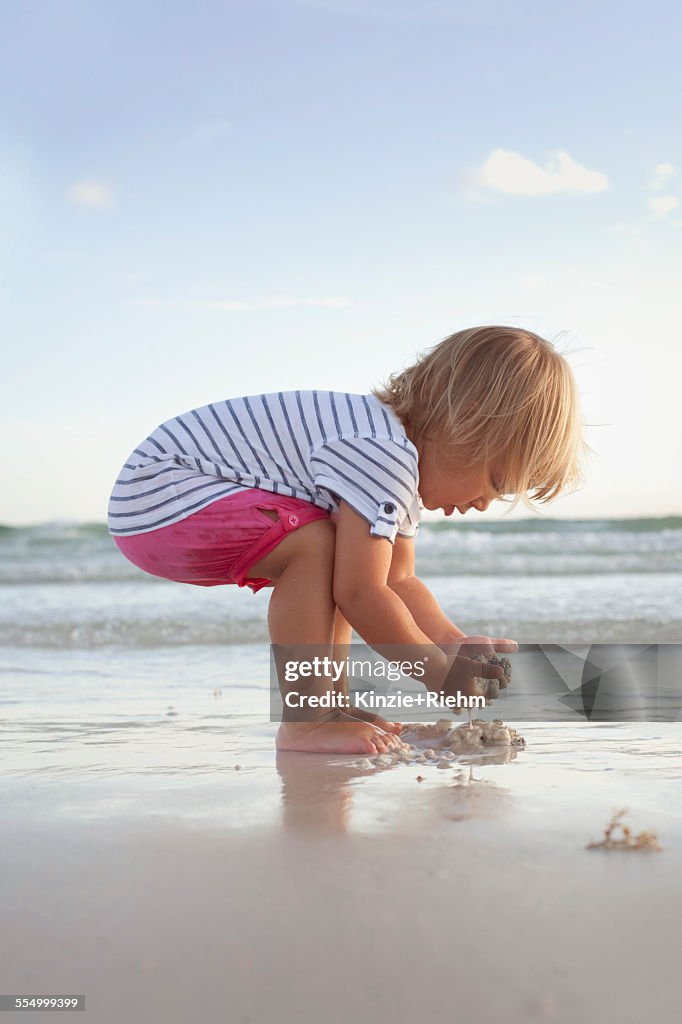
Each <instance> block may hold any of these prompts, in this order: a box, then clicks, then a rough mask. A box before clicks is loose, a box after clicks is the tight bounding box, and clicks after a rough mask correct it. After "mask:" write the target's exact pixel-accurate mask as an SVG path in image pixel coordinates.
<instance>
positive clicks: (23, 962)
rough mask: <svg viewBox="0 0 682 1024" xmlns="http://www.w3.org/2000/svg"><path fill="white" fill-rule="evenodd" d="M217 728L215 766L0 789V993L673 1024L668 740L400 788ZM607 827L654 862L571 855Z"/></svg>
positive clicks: (115, 1003)
mask: <svg viewBox="0 0 682 1024" xmlns="http://www.w3.org/2000/svg"><path fill="white" fill-rule="evenodd" d="M215 724H217V723H215V722H214V725H215ZM220 728H221V730H222V735H223V738H224V741H225V742H224V750H225V751H227V754H226V755H224V756H223V759H222V760H223V764H222V766H220V765H219V764H218V763H217V758H216V762H215V763H213V764H211V763H206V764H205V765H204V766H203V770H202V769H201V768H199V767H198V766H195V769H194V770H192V771H189V772H183V771H174V770H172V769H171V768H170V767H169V760H170V759H172V757H173V750H172V749H171V748H168V749H166V750H165V757H164V750H163V749H162V748H161V747H160V746H159V747H158V749H156V750H155V751H152V752H149V751H148V753H147V763H146V765H145V766H144V769H140V770H129V771H121V770H119V769H115V770H112V771H111V772H110V773H108V774H103V773H101V772H96V773H89V772H88V771H87V767H86V768H84V765H83V763H82V759H81V762H80V764H79V766H78V769H77V770H73V766H71V769H70V767H69V765H68V764H62V765H61V768H60V770H59V771H55V773H53V774H52V776H46V775H45V774H44V773H43V774H41V775H35V774H34V775H32V774H31V773H30V772H27V773H24V774H17V775H16V776H14V777H11V778H6V779H5V782H4V784H3V789H2V820H3V840H4V841H3V843H2V846H1V848H0V878H2V889H3V898H2V904H3V909H4V920H5V925H6V926H5V928H4V929H3V932H2V938H1V939H0V964H2V967H1V968H0V971H1V973H2V991H4V992H7V993H9V992H12V993H20V992H28V993H34V994H38V993H39V992H43V993H59V992H61V993H66V992H69V993H78V994H84V995H85V997H86V1013H87V1019H89V1020H92V1021H96V1022H97V1024H108V1022H110V1021H111V1022H113V1021H120V1020H122V1019H126V1020H133V1021H138V1020H139V1021H143V1020H144V1021H159V1022H164V1024H173V1022H176V1021H177V1022H181V1021H183V1022H184V1021H187V1020H189V1019H192V1018H199V1019H204V1020H215V1019H224V1020H227V1021H229V1022H239V1024H256V1022H258V1024H269V1022H271V1021H272V1022H278V1024H282V1022H292V1024H293V1022H297V1024H308V1022H311V1024H312V1022H317V1021H320V1020H325V1021H329V1022H333V1024H336V1022H338V1024H346V1022H348V1021H363V1022H365V1021H385V1020H391V1021H401V1022H402V1021H405V1022H407V1021H415V1020H433V1021H439V1020H445V1019H458V1020H471V1021H473V1020H477V1021H485V1022H488V1021H490V1022H495V1021H502V1020H504V1021H507V1022H516V1021H519V1022H520V1021H527V1020H550V1021H557V1022H573V1021H576V1020H582V1021H594V1022H598V1021H599V1022H603V1021H614V1022H615V1021H619V1022H622V1024H629V1022H632V1024H635V1022H637V1024H639V1022H641V1021H644V1020H648V1019H655V1020H657V1021H658V1022H659V1024H667V1022H670V1024H672V1021H674V1020H677V1019H678V981H677V959H678V949H677V947H678V942H677V931H678V922H679V915H680V909H681V905H680V904H681V901H680V886H679V870H680V865H681V858H680V849H681V848H682V845H681V844H682V815H681V814H680V812H679V800H678V799H677V789H678V786H679V758H678V757H677V755H676V751H677V750H678V749H679V740H680V728H679V726H677V725H656V726H654V725H641V724H637V725H587V724H584V725H576V726H566V725H562V726H560V727H557V726H552V725H551V724H549V725H548V724H537V723H531V724H529V725H528V726H527V728H526V729H525V730H524V732H525V735H526V739H527V743H528V745H527V747H526V749H525V750H522V751H519V752H518V753H516V756H515V757H513V758H512V759H511V760H507V761H506V763H504V762H505V760H506V755H505V753H504V752H501V753H499V756H495V755H492V756H488V757H478V758H477V757H473V758H468V759H464V761H462V762H461V763H458V764H457V765H455V766H454V767H453V768H452V769H450V770H447V771H443V770H438V769H436V768H432V767H425V768H424V767H420V771H419V772H418V771H417V770H416V769H415V768H414V767H413V766H411V765H395V766H394V767H392V768H387V769H384V770H371V771H359V770H357V769H356V768H354V767H353V761H354V759H353V758H342V757H324V756H321V755H312V754H310V755H300V754H279V755H277V756H276V755H275V753H274V750H273V747H272V735H273V734H274V728H275V727H274V726H271V725H269V724H267V725H264V724H262V723H261V724H258V723H257V722H256V721H253V720H252V721H249V720H248V719H247V720H246V721H245V719H244V716H241V717H240V716H228V717H227V718H225V717H224V716H223V717H222V719H221V721H220ZM649 734H651V735H650V736H649ZM651 737H653V738H655V740H656V744H655V746H656V750H657V755H656V756H655V757H651V756H650V754H648V753H647V748H648V747H649V748H650V747H651V742H650V740H651ZM577 751H579V756H577V755H576V752H577ZM499 762H503V763H499ZM236 764H240V766H241V767H240V768H239V769H237V768H236V767H235V765H236ZM418 774H421V775H422V776H424V781H423V782H417V780H416V776H417V775H418ZM621 806H627V807H629V809H630V812H631V813H630V816H629V821H630V823H631V825H632V826H633V828H635V829H636V830H639V829H641V828H648V829H655V830H657V831H658V832H659V834H660V836H661V842H662V844H663V846H664V850H663V852H661V853H654V852H646V851H644V852H624V851H602V850H592V851H588V850H586V849H585V844H586V843H587V842H588V841H590V840H592V839H598V838H600V835H601V832H602V829H603V827H604V825H605V824H606V822H607V820H608V818H609V816H610V814H611V813H612V811H614V810H616V809H618V808H620V807H621ZM14 1017H17V1019H18V1015H17V1014H13V1013H10V1014H9V1015H8V1019H13V1018H14Z"/></svg>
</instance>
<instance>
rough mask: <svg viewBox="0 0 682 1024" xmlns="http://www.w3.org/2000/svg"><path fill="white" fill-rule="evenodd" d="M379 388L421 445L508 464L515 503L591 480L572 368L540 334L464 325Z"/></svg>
mask: <svg viewBox="0 0 682 1024" xmlns="http://www.w3.org/2000/svg"><path fill="white" fill-rule="evenodd" d="M372 393H373V394H374V395H375V396H376V397H377V398H378V399H379V401H381V402H385V403H386V404H387V405H390V406H391V408H392V409H393V410H394V412H395V413H396V415H397V416H398V417H399V418H400V419H401V420H402V421H403V423H404V424H405V425H406V426H409V433H410V438H411V440H412V441H413V442H414V443H415V444H417V445H419V442H420V441H421V440H423V439H426V438H430V439H435V440H436V441H440V442H442V445H443V455H444V456H451V457H456V458H457V459H458V461H459V463H460V464H461V465H463V466H466V467H471V466H473V465H476V464H479V465H480V464H481V462H482V463H483V464H484V465H486V466H488V467H489V466H490V463H491V462H492V461H493V460H495V459H499V460H500V461H503V463H504V467H505V479H504V480H500V481H496V483H498V485H499V489H500V494H501V495H502V494H511V495H514V496H515V497H514V502H513V504H514V505H516V504H518V502H519V500H523V501H524V503H525V504H526V505H527V506H529V501H528V499H529V498H530V500H532V501H537V502H540V503H545V502H548V501H551V500H552V499H553V498H555V497H557V495H558V494H559V493H560V492H561V491H562V490H564V489H565V488H568V487H577V486H579V484H580V483H581V482H582V472H581V468H580V460H581V457H582V456H583V454H584V453H585V451H586V450H587V446H586V445H585V444H584V442H583V440H582V417H581V414H580V406H579V400H578V389H577V386H576V382H575V378H574V376H573V371H572V370H571V367H570V366H569V364H568V363H567V362H566V360H565V359H564V358H563V356H561V355H560V354H559V353H558V352H557V351H556V350H555V349H554V348H553V347H552V345H551V344H550V343H549V342H548V341H545V339H544V338H541V337H539V335H537V334H533V333H532V332H531V331H526V330H522V329H521V328H517V327H471V328H468V329H467V330H463V331H457V332H456V333H455V334H451V335H450V336H449V337H448V338H445V339H444V340H443V341H441V342H440V343H439V344H437V345H435V346H434V347H433V348H431V349H429V350H428V351H427V352H425V353H424V354H422V355H421V356H420V357H419V358H418V359H417V362H416V363H414V365H413V366H409V367H408V368H407V369H406V370H403V371H402V372H400V373H394V374H393V375H392V376H391V377H390V378H389V379H388V381H387V382H386V384H385V385H384V386H383V387H381V388H374V389H373V391H372ZM531 492H532V493H531ZM529 507H530V506H529Z"/></svg>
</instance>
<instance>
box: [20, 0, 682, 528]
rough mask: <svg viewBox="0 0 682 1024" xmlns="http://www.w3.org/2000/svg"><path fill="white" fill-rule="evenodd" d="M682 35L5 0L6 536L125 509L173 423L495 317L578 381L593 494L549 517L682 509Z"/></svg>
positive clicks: (669, 17) (345, 3)
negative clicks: (123, 493) (12, 530)
mask: <svg viewBox="0 0 682 1024" xmlns="http://www.w3.org/2000/svg"><path fill="white" fill-rule="evenodd" d="M681 30H682V9H681V8H680V7H679V6H678V5H677V4H676V3H672V2H671V3H659V2H656V0H654V2H652V3H649V4H642V3H641V2H637V3H632V2H629V0H619V2H618V3H616V2H612V0H605V2H600V3H598V4H594V3H593V2H592V0H590V2H585V0H576V2H574V3H572V4H565V5H557V4H547V3H546V2H544V0H543V2H536V0H516V2H514V3H513V4H512V3H510V2H508V0H505V2H500V0H467V2H459V0H451V2H444V0H422V2H421V3H419V4H415V3H414V0H222V2H216V0H200V2H193V3H191V4H190V3H189V2H183V3H178V2H171V0H165V2H160V0H141V2H140V0H136V2H135V3H132V2H130V0H115V2H101V0H88V2H81V0H60V2H59V3H56V2H45V0H42V2H36V0H22V2H21V3H5V4H1V5H0V323H1V324H2V337H3V341H4V344H3V356H2V369H3V372H2V375H1V377H0V399H1V401H0V443H1V445H2V461H3V478H4V486H3V488H2V495H1V498H0V521H1V522H4V523H12V524H17V525H20V524H24V523H34V522H41V521H46V520H56V519H67V520H78V521H83V520H99V521H103V520H104V518H105V516H106V505H107V500H108V495H109V492H110V490H111V486H112V484H113V481H114V479H115V477H116V474H117V472H118V470H119V468H120V466H121V465H122V463H123V461H124V460H125V458H126V457H127V455H128V453H129V452H130V450H131V449H132V448H133V447H134V446H135V445H137V444H138V443H139V442H140V441H141V440H142V438H144V437H145V436H146V435H147V434H148V433H150V432H151V430H152V429H153V428H154V427H155V426H156V425H157V424H158V423H160V422H161V421H163V420H165V419H167V418H169V417H171V416H174V415H176V414H178V413H181V412H183V411H185V410H187V409H190V408H192V407H195V406H198V405H203V404H205V403H207V402H209V401H215V400H219V399H222V398H227V397H231V396H237V395H245V394H254V393H258V392H267V391H274V390H280V389H288V388H312V387H316V388H321V389H335V390H347V391H354V392H363V393H364V392H366V391H368V390H369V388H370V387H372V386H373V385H375V384H377V383H378V382H380V381H382V380H385V378H386V377H387V376H388V375H389V374H390V373H391V372H394V371H395V370H398V369H400V368H402V367H404V366H406V365H408V364H409V363H410V362H411V361H412V360H413V359H414V357H415V355H416V354H417V353H418V352H420V351H423V350H424V349H425V348H427V347H428V346H430V345H433V344H435V343H436V342H437V341H439V340H441V339H442V338H444V337H445V336H447V335H449V334H451V333H452V332H454V331H456V330H459V329H461V328H463V327H469V326H472V325H474V324H496V323H505V324H513V325H516V326H521V327H527V328H529V329H531V330H534V331H536V332H537V333H540V334H542V335H543V336H545V337H547V338H549V339H550V340H551V341H553V342H555V344H556V345H557V347H558V348H559V350H560V351H562V352H563V353H564V354H565V355H566V356H567V358H568V359H569V361H570V362H571V365H572V366H573V367H574V370H575V372H576V376H577V379H578V384H579V387H580V390H581V395H582V402H583V409H584V415H585V420H586V423H587V424H588V427H587V430H586V436H587V440H588V442H589V444H590V446H591V448H592V449H593V454H592V456H591V459H590V461H589V463H588V466H587V480H586V483H585V485H584V486H583V488H582V489H581V490H580V491H579V492H577V493H575V494H570V495H565V496H562V497H561V498H560V499H558V500H557V501H556V502H554V503H553V504H552V505H550V506H546V507H545V509H544V511H543V515H545V516H550V515H551V516H560V517H575V518H583V517H592V516H608V517H621V516H649V515H651V516H656V515H671V514H682V474H680V473H679V472H678V471H676V470H675V469H674V466H675V465H677V464H678V463H677V456H678V450H679V446H680V440H681V431H680V427H679V425H678V423H679V413H678V406H679V403H680V400H679V393H680V387H679V383H678V382H679V379H680V376H681V371H682V354H681V352H682V345H681V343H682V339H681V337H680V334H681V331H680V313H681V312H682V311H681V309H680V306H681V304H682V299H681V288H680V284H681V280H680V277H681V275H680V265H681V264H680V256H681V252H682V244H681V243H682V206H681V205H680V197H681V196H682V152H681V147H682V136H681V135H680V131H679V125H680V123H681V122H682V112H681V110H680V106H681V100H680V97H682V81H681V79H682V72H681V71H680V61H679V52H678V49H679V45H678V44H679V38H680V32H681ZM675 125H677V126H678V127H677V128H675ZM503 512H504V508H503V507H500V506H492V507H491V509H490V510H489V511H488V512H487V513H485V516H486V517H487V518H494V517H495V516H497V515H499V514H501V513H503ZM528 514H529V513H528V511H527V510H525V509H524V508H523V507H521V508H520V509H519V510H517V511H516V512H515V513H514V515H520V516H523V517H526V516H528ZM478 515H479V513H477V512H476V511H475V510H474V511H471V512H469V513H468V516H469V517H470V518H472V517H476V516H478Z"/></svg>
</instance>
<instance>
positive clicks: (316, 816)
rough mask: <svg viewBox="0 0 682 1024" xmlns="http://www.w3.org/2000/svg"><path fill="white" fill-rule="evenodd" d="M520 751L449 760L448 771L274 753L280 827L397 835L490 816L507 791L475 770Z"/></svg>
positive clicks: (507, 796) (490, 751) (505, 750)
mask: <svg viewBox="0 0 682 1024" xmlns="http://www.w3.org/2000/svg"><path fill="white" fill-rule="evenodd" d="M517 754H518V750H516V749H515V748H508V747H507V748H498V749H497V750H495V749H488V750H486V751H485V752H481V753H477V754H471V755H468V756H465V757H462V758H460V759H458V760H456V761H453V762H452V765H451V768H450V769H448V770H443V769H437V768H433V767H432V766H424V765H422V764H416V765H407V764H396V765H391V766H385V767H373V768H371V769H361V768H358V767H356V766H355V764H354V763H352V762H351V761H350V759H349V758H346V759H343V760H341V759H339V758H333V759H332V758H330V757H328V756H327V755H324V754H299V753H293V752H290V751H279V752H278V753H277V759H276V767H277V772H278V774H279V776H280V779H281V782H282V790H281V799H282V824H283V826H284V828H285V829H288V830H291V831H293V832H300V833H308V834H311V833H314V834H317V835H343V834H366V833H368V832H371V833H376V832H381V833H383V834H386V833H389V834H396V835H400V834H405V833H410V832H413V831H415V830H416V829H419V830H424V829H428V828H429V827H430V826H432V825H435V824H436V823H438V822H442V821H443V820H451V821H464V820H468V819H471V818H478V817H491V816H495V815H496V814H498V813H499V812H500V811H501V810H502V808H503V806H506V805H507V803H508V801H509V799H510V795H511V791H510V790H509V789H508V788H506V787H503V786H500V785H498V784H497V783H496V782H493V781H492V780H490V779H486V778H485V777H484V775H479V776H477V775H475V774H474V769H475V768H477V767H484V766H488V765H503V764H507V763H509V762H510V761H513V760H514V759H515V758H516V757H517ZM418 779H421V780H422V781H420V782H418V781H417V780H418Z"/></svg>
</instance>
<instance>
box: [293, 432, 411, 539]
mask: <svg viewBox="0 0 682 1024" xmlns="http://www.w3.org/2000/svg"><path fill="white" fill-rule="evenodd" d="M311 464H312V468H313V474H314V476H313V479H314V483H315V486H316V487H317V488H324V489H326V490H328V491H330V492H331V493H332V494H333V495H335V496H336V497H337V498H340V499H341V500H343V501H345V502H347V504H348V505H350V506H351V508H352V509H354V510H355V511H356V512H357V513H358V515H361V516H362V518H363V519H366V520H367V522H368V523H369V527H370V529H369V532H370V533H371V534H372V536H373V537H385V538H386V539H387V540H390V541H391V543H392V542H393V541H394V540H395V538H396V535H397V534H398V532H401V533H403V532H406V531H405V529H404V528H407V529H409V528H410V523H409V518H410V517H411V516H412V517H413V516H414V511H413V510H414V508H415V507H418V506H417V505H416V501H417V487H418V484H419V470H418V465H417V453H416V449H415V448H414V445H412V443H411V442H410V441H409V440H408V439H407V438H404V440H403V441H402V442H401V441H396V440H392V439H389V438H385V439H382V438H377V437H373V438H367V437H348V438H338V439H334V440H330V441H327V442H326V443H325V444H322V445H320V446H319V447H318V448H316V449H315V450H314V451H313V453H312V455H311ZM415 532H416V531H415Z"/></svg>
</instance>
